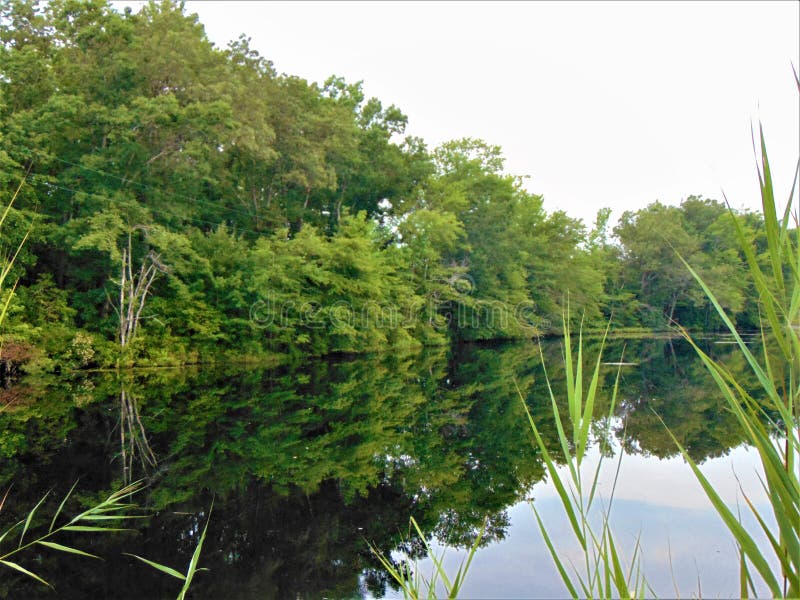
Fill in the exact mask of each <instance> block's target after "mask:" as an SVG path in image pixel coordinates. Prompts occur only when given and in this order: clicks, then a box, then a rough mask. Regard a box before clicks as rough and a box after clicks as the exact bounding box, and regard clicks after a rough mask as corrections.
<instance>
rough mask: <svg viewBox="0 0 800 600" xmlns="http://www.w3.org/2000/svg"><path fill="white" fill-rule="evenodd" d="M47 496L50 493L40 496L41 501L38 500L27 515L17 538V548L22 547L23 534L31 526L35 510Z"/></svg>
mask: <svg viewBox="0 0 800 600" xmlns="http://www.w3.org/2000/svg"><path fill="white" fill-rule="evenodd" d="M49 495H50V492H47V493H46V494H45V495H44V496H42V499H41V500H39V502H38V503H37V504H36V506H34V507H33V509H32V510H31V512H29V513H28V517H27V518H26V519H25V526H24V527H23V528H22V533H21V534H20V536H19V544H18V545H17V548H21V547H22V541H23V539H24V538H25V534H26V533H27V531H28V528H29V527H30V526H31V521H32V520H33V515H34V514H35V513H36V509H37V508H39V507H40V506H41V505H42V502H44V501H45V499H46V498H47V496H49Z"/></svg>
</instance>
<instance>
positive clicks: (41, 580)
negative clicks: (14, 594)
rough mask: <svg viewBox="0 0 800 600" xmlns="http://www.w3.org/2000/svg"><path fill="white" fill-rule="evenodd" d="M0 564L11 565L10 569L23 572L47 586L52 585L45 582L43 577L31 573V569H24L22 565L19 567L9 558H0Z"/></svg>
mask: <svg viewBox="0 0 800 600" xmlns="http://www.w3.org/2000/svg"><path fill="white" fill-rule="evenodd" d="M0 564H3V565H5V566H7V567H11V568H12V569H14V570H16V571H19V572H20V573H23V574H25V575H27V576H28V577H33V578H34V579H35V580H36V581H39V582H41V583H43V584H45V585H46V586H48V587H53V586H52V585H50V584H49V583H47V582H46V581H45V580H44V579H42V578H41V577H39V576H38V575H37V574H36V573H32V572H31V571H28V569H25V568H24V567H21V566H20V565H18V564H17V563H15V562H11V561H10V560H0Z"/></svg>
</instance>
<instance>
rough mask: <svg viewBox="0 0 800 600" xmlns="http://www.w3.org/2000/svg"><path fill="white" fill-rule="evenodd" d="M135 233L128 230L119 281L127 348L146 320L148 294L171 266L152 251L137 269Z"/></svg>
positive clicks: (119, 310)
mask: <svg viewBox="0 0 800 600" xmlns="http://www.w3.org/2000/svg"><path fill="white" fill-rule="evenodd" d="M132 245H133V243H132V233H128V245H127V247H125V248H123V249H122V264H121V268H120V280H119V306H118V307H115V308H116V310H117V315H118V316H119V345H120V347H121V348H125V347H126V346H127V345H128V344H129V343H130V342H131V341H132V340H133V338H134V337H136V330H137V329H138V327H139V322H140V321H141V319H142V311H143V310H144V305H145V302H146V300H147V294H148V293H149V292H150V288H151V287H152V285H153V282H154V281H155V280H156V277H158V275H159V274H160V273H166V272H167V267H166V266H165V265H164V264H163V263H162V262H161V259H160V257H159V255H158V254H156V253H155V252H154V251H153V250H150V251H149V252H148V253H147V255H146V256H145V257H144V258H143V259H142V262H141V265H140V266H139V269H138V270H137V271H136V273H134V270H133V251H132Z"/></svg>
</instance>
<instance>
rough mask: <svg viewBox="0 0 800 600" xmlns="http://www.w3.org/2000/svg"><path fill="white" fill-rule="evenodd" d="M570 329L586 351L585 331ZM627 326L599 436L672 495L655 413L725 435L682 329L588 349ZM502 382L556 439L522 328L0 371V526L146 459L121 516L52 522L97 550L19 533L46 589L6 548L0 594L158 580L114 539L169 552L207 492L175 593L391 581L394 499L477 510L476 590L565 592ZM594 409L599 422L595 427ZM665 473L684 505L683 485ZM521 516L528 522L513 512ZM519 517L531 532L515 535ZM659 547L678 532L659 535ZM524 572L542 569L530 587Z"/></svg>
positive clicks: (421, 513)
mask: <svg viewBox="0 0 800 600" xmlns="http://www.w3.org/2000/svg"><path fill="white" fill-rule="evenodd" d="M718 341H720V340H714V339H711V340H708V347H709V349H710V351H712V353H714V354H716V355H718V356H721V357H723V358H724V359H725V360H726V361H728V363H729V365H730V367H731V369H732V370H733V371H734V372H736V373H741V374H742V378H743V379H744V380H745V381H747V379H748V377H747V375H745V366H744V364H743V362H742V361H741V359H740V358H739V357H738V356H737V355H736V353H735V352H734V351H733V347H732V346H730V345H726V344H719V343H715V342H718ZM588 346H589V355H590V356H591V355H593V352H596V351H597V346H598V344H597V342H590V343H589V344H588ZM623 346H624V360H625V361H630V362H633V363H637V364H636V365H635V366H626V367H622V381H621V391H620V404H619V406H618V409H617V411H616V418H615V419H614V421H613V424H612V430H613V431H614V434H613V436H612V437H613V438H614V439H613V440H610V441H611V442H612V443H611V446H612V447H614V448H616V449H617V451H618V450H619V448H620V447H624V448H625V450H626V451H627V452H629V453H632V454H634V455H635V456H633V457H629V458H630V459H631V463H630V464H631V465H633V467H631V469H632V470H630V472H629V473H628V474H625V475H624V477H623V479H624V480H625V482H626V485H628V486H629V488H630V489H631V490H635V489H637V488H639V489H641V490H642V493H644V494H645V495H644V496H643V498H644V497H645V496H646V493H645V492H648V491H649V492H653V490H656V489H657V490H659V491H658V492H657V493H658V494H660V495H661V497H662V498H665V499H667V500H669V498H668V497H667V496H669V494H670V489H671V488H670V485H669V483H668V481H669V479H668V477H669V475H665V477H667V479H666V481H667V483H666V484H663V485H661V486H660V487H658V486H656V483H655V482H658V481H659V477H660V476H659V469H660V468H661V467H660V465H664V473H665V474H668V473H670V469H674V464H675V460H663V461H662V460H659V459H669V458H670V457H673V458H674V457H675V456H676V450H675V447H674V444H673V442H672V440H671V439H670V437H669V435H668V433H667V432H666V430H665V429H664V427H663V425H662V424H661V422H660V421H659V416H660V417H661V418H663V419H664V421H665V422H666V424H667V425H668V426H669V427H670V428H671V430H672V431H673V433H674V434H675V435H676V436H677V438H678V439H679V440H680V441H681V442H682V443H683V444H684V446H685V447H687V448H688V449H689V452H690V453H691V454H692V456H693V457H694V458H695V459H697V460H703V459H707V458H713V457H719V456H723V455H725V454H726V453H728V452H729V450H730V449H731V448H734V447H736V446H739V445H740V444H741V435H740V433H739V431H738V429H737V426H736V423H735V421H734V419H733V418H732V417H731V416H730V415H729V414H728V413H727V411H726V410H725V409H724V407H723V405H722V403H721V402H720V401H719V400H718V394H717V393H716V390H715V388H714V387H713V384H712V383H711V382H710V379H709V378H708V376H707V375H706V373H705V370H704V367H703V366H702V364H701V363H700V362H699V360H698V359H697V358H696V356H695V355H694V353H693V351H692V350H691V348H689V347H688V346H687V345H686V344H685V343H683V342H681V341H678V340H668V339H649V340H636V341H633V340H628V341H620V340H615V341H612V342H611V343H610V344H609V345H608V346H607V348H606V351H605V353H604V356H605V357H606V360H608V361H618V360H620V356H622V350H623ZM543 352H544V356H545V362H546V364H547V368H548V373H549V376H550V378H551V380H552V381H553V382H554V387H555V392H556V394H557V396H559V397H563V395H564V394H563V377H564V375H563V366H562V363H561V359H560V353H561V344H560V341H556V340H554V341H548V342H546V343H545V344H544V346H543ZM616 369H617V368H616V367H612V366H608V367H606V368H605V370H604V372H603V377H604V382H605V386H606V387H605V390H604V391H603V393H602V395H601V396H602V400H603V402H601V406H598V414H603V412H604V411H606V412H607V406H603V404H605V403H606V402H607V401H608V399H609V392H610V389H611V386H612V384H613V380H614V377H615V375H616ZM515 382H516V386H518V387H519V389H520V390H521V391H522V394H523V395H524V397H525V401H526V402H527V404H528V407H529V409H530V410H531V412H532V414H533V415H534V417H535V418H536V419H537V421H538V422H539V423H540V427H541V429H542V430H543V432H544V434H545V436H547V437H548V439H549V440H550V441H551V442H552V444H553V447H554V448H555V446H556V444H555V431H554V426H553V424H552V419H551V417H550V410H551V408H550V403H549V397H548V395H547V388H546V383H545V380H544V377H543V371H542V365H541V360H540V358H539V351H538V347H537V346H536V345H533V344H506V345H494V346H474V345H473V346H464V347H459V348H454V349H449V350H444V349H443V350H427V351H425V352H423V353H421V354H418V355H409V356H377V357H359V358H342V357H338V358H330V359H327V360H319V361H307V362H305V363H298V364H295V365H290V366H284V367H281V368H277V369H266V370H265V369H259V368H251V367H246V368H243V367H229V368H223V369H220V368H215V369H180V370H173V369H170V370H166V369H165V370H153V371H146V372H135V373H127V374H123V375H118V374H109V373H106V374H99V375H97V374H95V375H93V376H86V375H81V376H72V377H61V378H55V377H53V378H37V379H30V380H28V381H23V382H20V383H17V384H15V385H14V386H12V387H11V388H8V389H5V390H0V403H3V404H7V407H6V408H5V410H3V411H2V412H0V431H2V434H0V498H2V495H3V494H5V492H6V490H8V489H9V488H10V491H9V493H8V497H7V499H6V501H5V504H4V505H3V507H2V511H0V532H2V531H4V530H5V529H6V528H7V527H8V526H10V525H11V524H13V523H15V522H16V521H18V520H20V519H24V518H25V516H26V515H27V513H28V511H29V510H30V509H31V508H32V507H33V506H34V505H35V504H36V503H37V502H38V501H39V499H40V498H41V497H42V495H43V494H44V493H45V492H47V491H48V490H52V491H51V493H50V495H49V496H48V499H47V500H46V501H45V502H44V503H43V504H42V506H41V507H40V508H39V509H38V511H37V514H36V517H35V518H34V520H33V523H32V526H31V531H30V532H29V533H28V534H27V536H29V537H31V536H35V534H36V532H37V531H42V529H45V530H46V528H47V527H48V525H49V522H50V518H52V515H53V514H54V513H55V511H56V510H57V508H58V505H59V503H60V501H61V499H62V498H63V496H64V495H65V494H66V493H67V491H68V490H69V489H70V487H72V485H73V484H74V483H75V482H76V481H77V482H78V484H77V487H76V491H75V493H74V495H73V497H72V499H71V500H70V502H69V503H68V504H67V507H66V509H65V510H66V513H67V514H70V515H71V514H75V513H77V512H79V511H80V510H81V507H82V506H86V505H89V504H90V503H92V502H94V501H96V500H98V499H101V498H103V497H105V496H106V495H108V493H109V492H110V491H112V490H114V489H116V488H118V487H120V486H121V485H122V484H123V483H124V482H125V481H130V480H137V479H145V480H146V481H147V482H148V487H147V488H146V489H145V490H144V491H142V492H140V493H139V494H138V495H137V496H136V501H137V502H138V504H139V505H140V506H141V507H142V508H143V509H144V512H146V513H147V514H149V515H151V516H149V517H148V518H146V519H141V520H137V521H131V522H130V523H129V527H130V528H131V531H126V532H121V533H115V534H103V535H99V536H96V537H89V536H87V535H85V534H75V535H74V537H72V538H70V537H67V536H64V537H62V538H59V539H57V540H55V541H60V542H61V543H68V544H71V545H75V546H76V547H79V548H81V549H83V550H86V551H88V552H91V553H93V554H97V555H99V556H102V557H103V559H104V560H103V561H98V560H92V559H88V558H82V557H76V556H70V555H65V554H60V553H58V552H55V551H50V550H44V549H43V550H42V551H39V550H38V549H32V550H30V551H27V552H26V553H25V554H24V555H22V556H20V557H19V562H20V564H22V565H24V566H26V567H27V568H30V569H31V570H34V571H36V572H37V573H38V574H39V575H41V576H42V577H44V578H45V579H47V580H48V581H50V582H52V583H53V584H54V586H55V591H53V590H51V589H49V588H46V587H44V586H42V585H41V584H38V583H36V582H34V581H33V580H31V579H29V578H26V577H25V576H23V575H21V574H17V573H15V572H14V571H11V570H9V569H2V570H0V597H4V598H5V597H8V598H40V597H41V598H69V599H78V598H111V597H113V598H126V599H127V598H131V599H133V598H135V599H142V598H154V599H155V598H174V597H175V596H176V595H177V593H178V591H179V589H180V583H179V582H178V581H177V580H176V579H173V578H171V577H169V576H168V575H165V574H163V573H160V572H158V571H155V570H154V569H152V568H150V567H148V566H146V565H144V564H142V563H140V562H138V561H136V560H135V559H132V558H130V557H129V556H126V555H124V554H123V552H128V553H132V554H137V555H140V556H144V557H146V558H149V559H151V560H154V561H157V562H160V563H163V564H167V565H169V566H171V567H174V568H176V569H178V570H180V571H184V570H185V567H186V565H187V563H188V562H189V558H190V556H191V554H192V552H193V550H194V548H195V546H196V544H197V541H198V537H199V534H200V531H201V530H202V527H203V525H204V524H205V522H206V520H207V518H208V514H209V508H210V507H211V506H212V501H213V513H212V515H211V519H210V525H209V528H208V536H207V539H206V541H205V545H204V548H203V554H202V559H201V564H202V566H204V567H207V568H209V569H210V571H208V572H201V573H199V574H198V575H197V578H196V582H195V584H194V586H193V588H192V592H191V594H190V597H191V598H193V599H195V598H196V599H201V598H231V599H245V598H247V599H250V598H276V599H277V598H280V599H283V598H289V599H295V598H323V597H327V598H366V597H382V596H384V595H390V596H392V595H396V591H394V590H393V589H392V586H391V583H390V582H389V581H388V579H387V576H386V574H385V573H384V572H383V570H382V569H381V568H380V565H379V563H378V561H377V560H376V559H375V558H374V557H373V556H372V554H371V552H370V550H369V546H368V542H371V543H372V544H374V545H375V546H376V547H378V548H379V549H381V550H382V551H384V552H386V553H389V552H393V551H394V552H395V556H397V555H398V554H397V552H398V551H400V550H402V551H405V552H406V553H408V554H410V555H412V556H417V557H419V558H423V551H422V546H421V544H420V543H419V542H418V541H415V540H414V539H413V538H409V537H408V522H409V517H411V516H413V517H415V519H416V520H417V522H418V523H419V524H420V526H421V527H422V529H423V530H424V531H425V532H426V533H429V534H430V535H431V536H435V538H436V539H437V540H439V541H441V542H442V543H446V544H450V545H455V546H464V545H467V544H469V543H471V541H472V540H473V539H474V536H475V535H476V533H477V531H478V529H479V528H480V526H481V523H482V522H483V520H484V518H485V517H486V518H488V530H487V534H486V537H485V545H486V548H485V549H484V550H482V551H481V552H480V553H479V558H478V559H476V569H475V570H474V571H473V572H472V573H471V577H474V581H475V585H474V587H473V591H472V592H471V594H472V595H474V596H475V597H488V596H491V597H512V596H513V597H535V596H542V595H553V594H554V593H559V592H558V590H561V592H562V593H561V594H560V595H564V594H563V589H562V588H560V586H559V585H558V584H557V583H553V581H554V579H553V568H552V565H551V564H550V562H549V560H548V559H547V556H546V555H545V554H544V553H543V552H542V551H541V550H542V549H543V548H544V547H543V546H542V545H541V542H540V541H539V538H538V533H537V532H536V529H535V526H534V524H533V519H532V517H531V516H530V509H529V508H528V507H527V506H524V505H522V508H520V506H521V505H520V502H521V501H523V500H525V499H526V498H528V497H529V496H531V495H533V496H535V497H537V502H541V503H542V507H543V510H549V509H548V508H547V502H549V501H550V500H549V499H548V495H547V492H546V490H545V489H544V488H542V487H541V486H543V485H544V484H543V483H541V480H542V478H543V473H544V471H543V466H542V462H541V459H540V457H539V455H538V452H536V451H534V449H533V447H532V445H531V434H530V430H529V427H528V425H527V423H526V421H525V419H524V411H523V407H522V405H521V400H520V397H519V395H518V392H517V389H516V387H515ZM657 415H658V416H657ZM602 425H603V423H602V421H598V422H597V432H598V434H599V433H600V432H601V430H602ZM623 430H624V431H625V438H624V440H623ZM627 460H628V458H626V461H627ZM637 460H638V461H640V462H641V465H640V466H639V467H637V464H638V463H637ZM662 479H663V478H662ZM537 485H538V486H539V487H537ZM654 486H655V487H654ZM621 489H622V490H623V491H622V492H621V494H622V496H623V498H622V501H623V505H624V502H631V503H632V504H630V505H624V506H628V508H627V509H626V510H628V511H636V510H642V505H641V502H643V501H644V500H642V499H641V498H638V499H637V497H636V493H634V492H632V493H631V494H630V495H629V496H626V494H627V492H625V491H624V490H626V489H628V488H625V487H622V488H621ZM673 489H675V494H676V497H675V499H674V500H675V501H676V502H677V505H680V502H678V501H679V500H680V498H678V495H680V494H681V493H682V492H680V491H679V490H678V489H677V488H673ZM537 490H538V491H537ZM539 498H540V499H539ZM636 502H639V503H640V504H638V505H637V504H636ZM667 504H670V503H669V502H667ZM672 505H675V503H672ZM523 509H524V510H523ZM553 514H555V513H553ZM651 516H652V521H653V523H662V522H663V524H664V525H665V526H666V525H667V524H669V523H670V522H671V523H672V524H673V525H674V526H676V527H677V529H680V528H681V526H680V523H678V521H676V519H678V520H679V518H678V517H675V516H674V515H672V516H669V515H667V514H666V513H665V514H661V515H657V514H653V515H651ZM554 518H555V517H554ZM686 518H689V517H686ZM523 521H524V527H525V528H526V529H527V530H528V533H529V535H527V534H525V535H524V536H523V534H522V533H518V532H521V531H522V527H523V526H522V525H520V524H519V523H522V522H523ZM512 522H514V524H513V527H512ZM553 523H554V527H556V526H557V525H556V521H553ZM659 526H660V525H659ZM687 526H689V525H687V523H684V524H683V526H682V527H683V528H684V529H685V528H686V527H687ZM512 529H513V532H514V533H513V535H511V531H512ZM659 531H660V530H659ZM668 535H679V534H677V533H674V532H673V533H672V534H669V532H668ZM523 537H525V539H527V540H528V541H526V542H525V543H526V544H529V545H530V544H535V545H538V546H537V547H538V548H539V549H538V550H535V549H534V550H535V551H534V550H531V549H530V546H525V548H527V549H525V548H523V547H522V546H520V543H521V542H519V540H522V539H523ZM506 538H508V539H506ZM515 539H516V540H517V542H514V540H515ZM673 539H675V538H673ZM503 540H504V541H503ZM512 542H513V543H512ZM9 543H10V544H12V546H13V545H14V544H16V543H17V539H16V538H15V540H13V541H12V540H10V539H6V540H5V541H3V542H2V544H0V555H2V554H3V553H4V551H5V550H6V549H7V548H8V547H9ZM679 546H680V544H679ZM528 551H530V552H533V555H532V556H535V558H534V559H533V560H532V561H528V560H527V558H526V556H527V555H526V554H525V553H526V552H528ZM673 552H678V553H679V554H680V553H688V552H690V549H681V548H680V547H679V548H678V549H677V550H675V547H674V545H673ZM673 558H675V560H676V562H677V564H683V562H680V561H685V560H690V557H688V556H683V555H682V554H680V555H677V556H674V557H673ZM523 561H526V562H525V564H524V566H522V565H521V563H522V562H523ZM687 564H688V563H687ZM513 565H516V566H515V567H514V568H513V569H509V567H510V566H513ZM507 571H508V572H507ZM513 573H517V576H516V577H515V576H514V574H513ZM692 576H693V578H694V574H692ZM484 581H486V582H487V583H486V585H485V586H484V587H481V586H482V585H483V584H482V582H484ZM535 582H548V583H547V585H545V586H544V587H541V588H535V585H534V584H535ZM554 586H555V587H554ZM705 591H706V590H704V593H705Z"/></svg>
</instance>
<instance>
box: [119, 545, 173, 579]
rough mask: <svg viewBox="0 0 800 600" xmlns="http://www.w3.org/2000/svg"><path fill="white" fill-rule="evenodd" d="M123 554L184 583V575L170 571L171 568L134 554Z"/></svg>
mask: <svg viewBox="0 0 800 600" xmlns="http://www.w3.org/2000/svg"><path fill="white" fill-rule="evenodd" d="M123 554H125V555H126V556H132V557H133V558H135V559H137V560H140V561H142V562H143V563H145V564H147V565H150V566H151V567H153V568H154V569H158V570H159V571H161V572H162V573H166V574H167V575H172V576H173V577H175V578H176V579H180V580H181V581H185V580H186V577H184V575H183V574H182V573H179V572H178V571H176V570H175V569H172V568H170V567H168V566H166V565H162V564H159V563H157V562H153V561H152V560H147V559H146V558H142V557H141V556H137V555H136V554H128V553H127V552H124V553H123Z"/></svg>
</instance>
